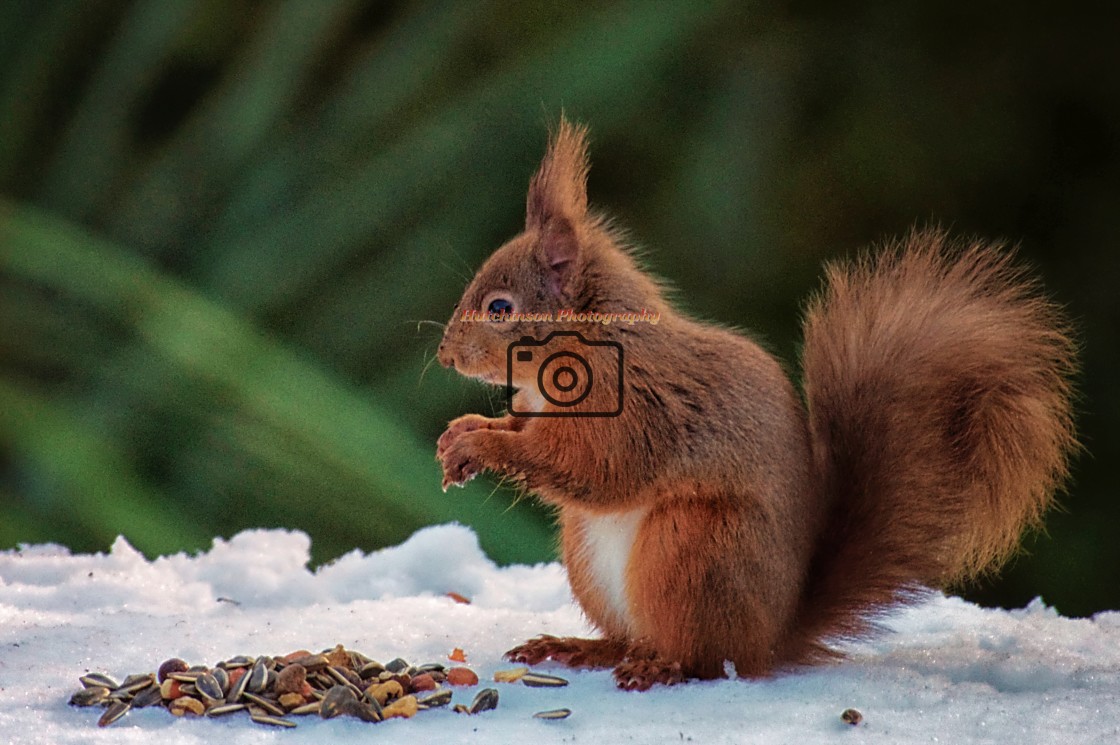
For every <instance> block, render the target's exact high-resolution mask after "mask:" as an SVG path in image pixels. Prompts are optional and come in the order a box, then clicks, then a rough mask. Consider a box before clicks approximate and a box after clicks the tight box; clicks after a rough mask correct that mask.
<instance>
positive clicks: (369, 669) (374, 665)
mask: <svg viewBox="0 0 1120 745" xmlns="http://www.w3.org/2000/svg"><path fill="white" fill-rule="evenodd" d="M324 659H325V658H324ZM308 672H310V671H308ZM383 672H385V666H384V665H382V664H381V663H380V662H378V661H377V660H370V661H369V662H367V663H366V664H364V665H362V667H361V668H360V669H359V670H358V675H359V676H360V677H361V679H362V680H368V679H369V678H376V677H377V676H378V675H380V674H381V673H383Z"/></svg>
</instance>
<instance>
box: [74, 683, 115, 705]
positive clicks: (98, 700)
mask: <svg viewBox="0 0 1120 745" xmlns="http://www.w3.org/2000/svg"><path fill="white" fill-rule="evenodd" d="M108 698H109V689H108V688H105V687H104V686H94V687H92V688H83V689H81V690H80V691H77V692H75V693H74V695H73V696H71V697H70V705H71V706H97V705H98V704H104V703H105V702H106V701H107V700H108Z"/></svg>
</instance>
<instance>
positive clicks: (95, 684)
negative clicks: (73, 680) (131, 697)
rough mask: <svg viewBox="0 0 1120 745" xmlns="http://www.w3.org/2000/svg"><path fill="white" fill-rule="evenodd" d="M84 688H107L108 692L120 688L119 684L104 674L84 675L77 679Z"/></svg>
mask: <svg viewBox="0 0 1120 745" xmlns="http://www.w3.org/2000/svg"><path fill="white" fill-rule="evenodd" d="M78 680H80V681H81V683H82V685H83V686H85V687H86V688H108V689H109V690H110V691H111V690H114V689H116V688H120V687H121V684H120V683H118V682H117V681H115V680H113V679H112V678H110V677H109V676H108V675H105V674H104V673H86V674H85V675H83V676H82V677H80V678H78Z"/></svg>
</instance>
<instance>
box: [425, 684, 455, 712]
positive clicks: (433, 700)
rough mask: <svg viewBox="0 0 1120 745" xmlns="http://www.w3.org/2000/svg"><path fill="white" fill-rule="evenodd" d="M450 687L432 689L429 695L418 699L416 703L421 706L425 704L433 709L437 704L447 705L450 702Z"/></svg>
mask: <svg viewBox="0 0 1120 745" xmlns="http://www.w3.org/2000/svg"><path fill="white" fill-rule="evenodd" d="M451 696H452V693H451V689H450V688H441V689H439V690H438V691H433V692H432V693H431V695H429V696H425V697H424V698H422V699H418V700H417V703H418V704H420V705H421V706H427V707H428V708H429V709H434V708H436V707H437V706H447V705H448V704H449V703H451Z"/></svg>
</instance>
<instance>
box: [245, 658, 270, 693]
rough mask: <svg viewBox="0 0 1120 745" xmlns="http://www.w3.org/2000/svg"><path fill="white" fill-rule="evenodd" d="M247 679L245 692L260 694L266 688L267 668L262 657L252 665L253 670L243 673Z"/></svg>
mask: <svg viewBox="0 0 1120 745" xmlns="http://www.w3.org/2000/svg"><path fill="white" fill-rule="evenodd" d="M245 677H246V678H248V681H247V682H246V690H248V691H252V692H253V693H260V692H261V691H263V690H264V689H265V688H266V687H267V686H268V667H267V665H266V664H265V658H264V657H258V658H257V661H256V662H255V663H253V668H252V669H251V670H250V671H249V672H247V673H245Z"/></svg>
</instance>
